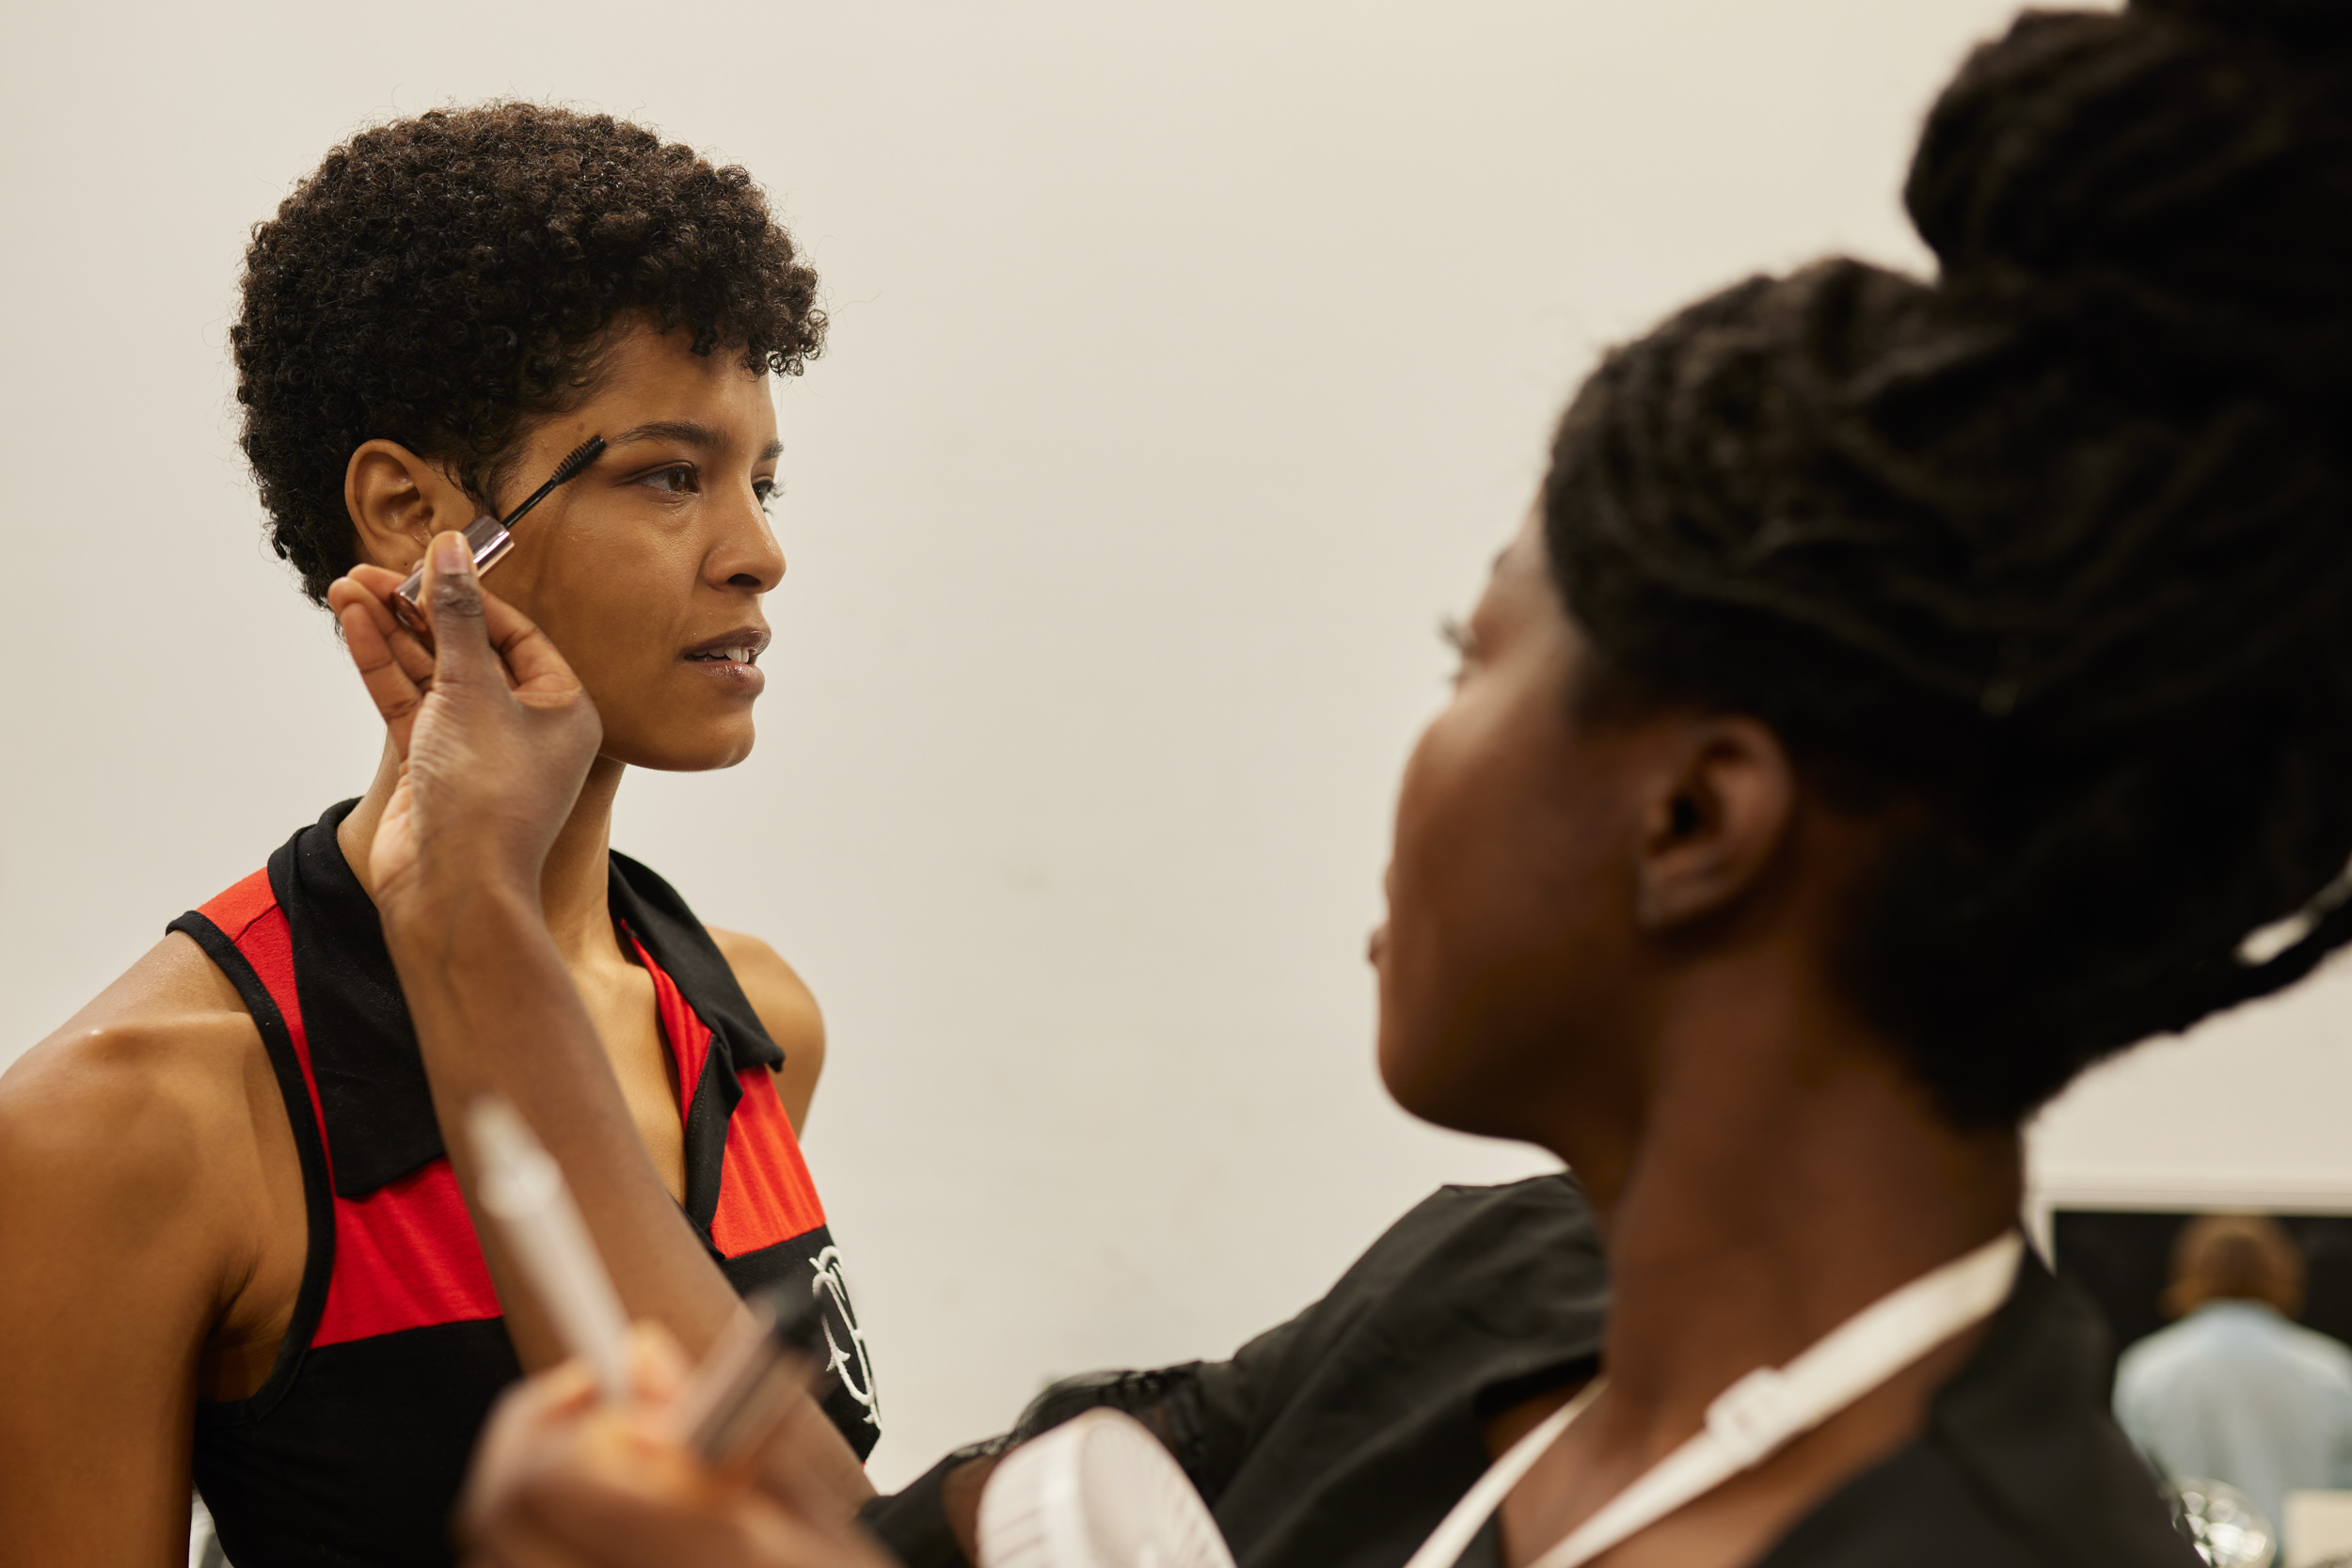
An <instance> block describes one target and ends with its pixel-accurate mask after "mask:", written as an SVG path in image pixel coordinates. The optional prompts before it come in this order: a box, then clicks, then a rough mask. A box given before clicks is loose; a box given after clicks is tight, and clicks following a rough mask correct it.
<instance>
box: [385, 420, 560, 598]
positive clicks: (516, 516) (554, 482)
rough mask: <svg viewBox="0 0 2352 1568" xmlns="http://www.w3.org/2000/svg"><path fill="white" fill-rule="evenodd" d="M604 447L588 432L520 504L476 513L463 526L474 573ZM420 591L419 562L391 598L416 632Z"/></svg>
mask: <svg viewBox="0 0 2352 1568" xmlns="http://www.w3.org/2000/svg"><path fill="white" fill-rule="evenodd" d="M602 451H604V437H603V436H589V437H588V439H586V440H585V441H582V442H581V443H580V445H578V446H576V447H574V448H573V449H572V450H571V452H570V454H569V455H568V456H566V457H565V458H564V461H563V462H561V463H558V464H557V465H556V466H555V472H553V473H551V474H549V475H548V482H547V483H545V484H542V485H540V486H539V488H537V489H536V490H533V491H532V493H531V494H530V495H529V496H528V497H526V498H524V500H523V503H522V505H520V506H518V507H516V508H515V510H514V511H512V512H509V513H508V514H507V515H505V517H503V518H498V517H493V516H490V515H488V514H486V513H485V514H484V515H482V516H479V517H476V518H475V519H474V520H473V523H472V525H471V526H470V527H469V528H468V529H467V530H466V547H467V548H468V549H469V550H471V551H472V552H473V570H474V576H476V577H480V576H481V575H482V574H483V573H485V572H486V571H488V570H489V569H490V568H491V567H493V566H495V565H497V564H498V563H499V562H501V561H502V560H503V559H505V556H506V552H507V551H508V550H510V549H512V548H514V546H515V539H514V535H513V533H512V532H511V530H512V529H513V528H514V526H515V525H516V523H518V522H520V521H522V519H523V514H525V513H527V512H529V511H530V510H531V509H532V507H534V506H536V505H538V504H539V503H540V502H541V501H543V500H546V499H548V496H550V495H552V494H554V492H555V490H556V488H557V487H558V486H560V485H564V484H568V483H571V482H572V481H573V480H575V479H578V478H579V477H580V470H581V469H582V468H585V467H588V465H589V464H591V463H594V462H595V461H596V458H597V456H598V454H599V453H601V452H602ZM423 592H424V567H423V566H422V564H420V565H419V566H418V567H417V569H416V570H415V571H413V572H411V573H409V574H408V580H407V581H406V582H404V583H402V584H401V585H400V587H399V589H398V590H397V591H396V593H395V594H394V595H393V598H392V611H393V613H394V614H396V615H398V616H399V617H400V618H401V620H402V621H403V622H405V624H406V625H407V626H408V629H409V630H411V631H414V632H419V633H422V632H424V631H425V630H426V626H425V621H424V611H423V610H422V609H421V608H420V606H419V605H418V603H417V595H418V594H421V593H423Z"/></svg>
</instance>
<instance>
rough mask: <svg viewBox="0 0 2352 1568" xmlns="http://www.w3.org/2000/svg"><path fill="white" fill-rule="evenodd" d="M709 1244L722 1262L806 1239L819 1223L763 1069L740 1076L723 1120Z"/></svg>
mask: <svg viewBox="0 0 2352 1568" xmlns="http://www.w3.org/2000/svg"><path fill="white" fill-rule="evenodd" d="M723 1169H724V1171H725V1172H726V1177H725V1180H723V1181H722V1182H721V1183H720V1184H719V1212H717V1213H715V1214H713V1215H711V1217H710V1239H711V1241H712V1243H715V1244H716V1245H717V1246H718V1248H719V1251H720V1252H721V1253H722V1254H723V1255H724V1256H726V1257H728V1258H739V1257H741V1256H742V1255H743V1254H744V1253H747V1252H757V1251H758V1250H759V1249H760V1248H761V1247H764V1246H773V1245H774V1244H775V1243H778V1242H784V1241H789V1240H791V1239H792V1238H793V1237H795V1236H803V1235H806V1234H807V1233H808V1232H809V1231H812V1230H814V1229H816V1228H817V1227H818V1226H820V1225H822V1224H824V1223H825V1206H824V1205H823V1204H821V1203H819V1202H818V1201H817V1183H816V1182H814V1181H812V1180H809V1175H808V1163H807V1162H806V1161H804V1160H803V1159H802V1158H801V1140H800V1139H799V1138H797V1137H795V1136H793V1133H792V1118H791V1117H787V1116H786V1115H785V1114H784V1101H783V1100H782V1099H780V1098H779V1097H778V1096H777V1094H776V1075H775V1074H774V1073H772V1072H770V1071H769V1070H768V1069H766V1068H757V1067H755V1068H753V1069H751V1070H750V1071H748V1072H746V1073H744V1074H743V1099H742V1101H740V1102H739V1104H737V1106H736V1107H735V1115H734V1116H733V1117H729V1118H728V1120H727V1152H726V1158H725V1164H724V1165H723Z"/></svg>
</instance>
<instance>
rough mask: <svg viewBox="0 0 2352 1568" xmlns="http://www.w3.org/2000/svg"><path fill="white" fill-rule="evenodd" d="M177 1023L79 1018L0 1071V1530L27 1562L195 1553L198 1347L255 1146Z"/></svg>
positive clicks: (224, 1088)
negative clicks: (239, 1133)
mask: <svg viewBox="0 0 2352 1568" xmlns="http://www.w3.org/2000/svg"><path fill="white" fill-rule="evenodd" d="M227 1022H228V1024H229V1025H230V1026H233V1023H234V1022H244V1023H245V1027H246V1029H248V1030H249V1029H250V1028H251V1024H250V1022H249V1021H242V1020H238V1021H227ZM221 1026H222V1025H219V1024H213V1023H208V1024H203V1025H199V1026H198V1027H199V1029H217V1028H218V1027H221ZM172 1034H173V1031H170V1030H142V1029H137V1028H130V1029H93V1030H86V1031H82V1032H79V1033H77V1034H74V1035H71V1036H66V1037H59V1038H56V1039H53V1040H51V1041H50V1042H48V1043H46V1044H44V1045H42V1046H40V1047H38V1048H36V1049H35V1050H34V1051H33V1052H31V1053H27V1054H26V1055H25V1056H24V1058H23V1059H22V1060H20V1061H19V1062H18V1063H17V1064H16V1065H15V1066H14V1067H13V1068H11V1069H9V1070H8V1072H7V1073H6V1074H5V1075H0V1280H5V1281H6V1282H7V1288H6V1289H5V1290H0V1347H5V1349H4V1350H0V1539H4V1540H6V1541H7V1542H8V1545H9V1552H10V1554H11V1555H12V1556H13V1555H15V1554H19V1553H21V1554H22V1555H23V1558H24V1560H26V1561H58V1562H64V1561H72V1562H87V1563H99V1564H112V1563H130V1562H140V1563H154V1562H157V1561H163V1560H176V1559H177V1558H178V1557H179V1556H181V1555H183V1553H184V1552H185V1550H186V1544H187V1508H188V1465H189V1447H190V1443H191V1432H192V1428H193V1424H194V1419H195V1405H196V1377H197V1363H198V1358H199V1354H201V1352H202V1350H203V1348H204V1344H205V1341H206V1338H207V1335H208V1333H209V1332H210V1329H211V1326H212V1324H213V1323H214V1322H215V1319H216V1318H217V1316H218V1314H219V1310H220V1305H221V1303H222V1301H223V1299H224V1294H225V1291H227V1289H228V1288H229V1283H230V1281H229V1275H230V1273H231V1271H232V1269H233V1263H232V1262H231V1249H230V1247H229V1246H228V1245H227V1244H225V1242H226V1238H227V1235H228V1231H229V1227H230V1224H231V1223H233V1218H234V1216H235V1214H236V1212H237V1211H238V1208H239V1204H238V1202H237V1199H236V1197H235V1196H234V1195H233V1194H232V1193H230V1192H225V1191H224V1190H223V1189H224V1183H225V1182H232V1181H234V1180H237V1178H238V1177H239V1175H240V1174H241V1173H242V1172H244V1171H245V1170H246V1168H248V1165H249V1162H247V1163H246V1164H240V1163H239V1162H238V1161H237V1160H235V1159H233V1158H225V1157H224V1153H225V1150H224V1145H225V1144H228V1143H230V1142H233V1135H234V1126H235V1114H234V1111H233V1109H232V1106H233V1104H234V1102H235V1101H236V1100H237V1098H238V1095H237V1092H236V1091H237V1085H234V1084H225V1085H224V1084H220V1083H217V1082H209V1081H207V1073H208V1072H209V1071H210V1069H213V1068H216V1067H217V1066H218V1065H219V1063H220V1058H221V1055H222V1053H221V1051H220V1050H219V1049H217V1047H218V1046H219V1045H220V1044H221V1042H219V1041H214V1042H211V1043H212V1044H213V1046H214V1047H215V1049H213V1050H211V1051H209V1052H207V1051H206V1050H204V1049H202V1048H201V1043H200V1042H199V1049H197V1050H195V1052H194V1053H193V1056H194V1060H193V1061H191V1060H187V1059H182V1058H183V1053H180V1052H178V1051H177V1050H175V1049H174V1048H175V1046H177V1045H179V1044H182V1043H185V1042H183V1041H177V1040H174V1039H173V1038H171V1035H172ZM211 1076H212V1077H214V1078H217V1077H218V1074H217V1073H216V1072H214V1073H212V1074H211Z"/></svg>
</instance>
